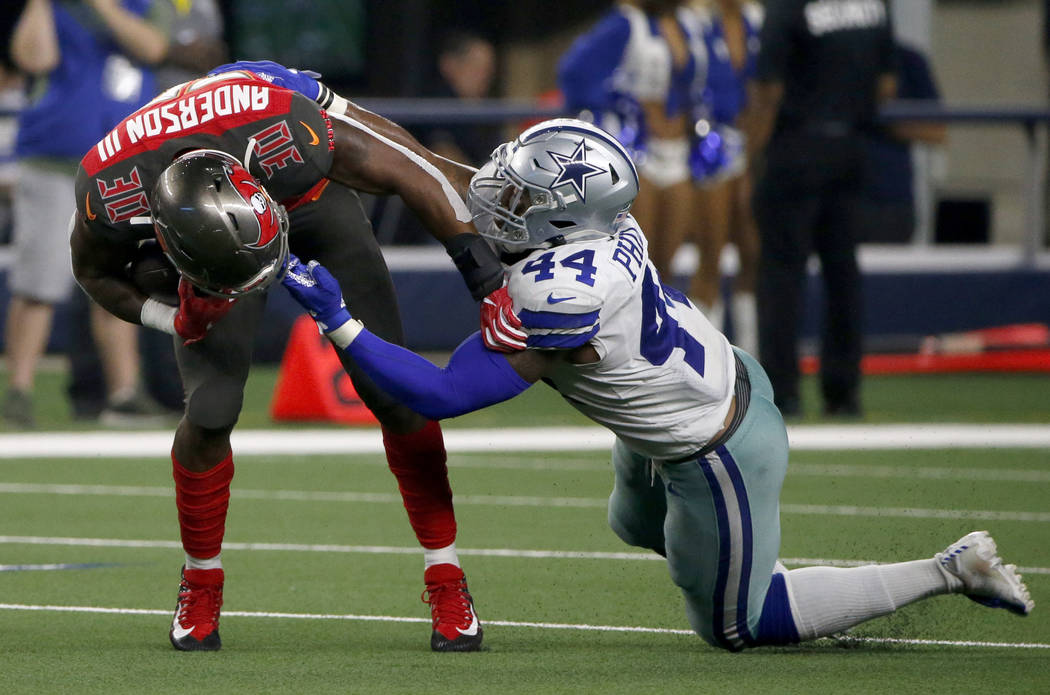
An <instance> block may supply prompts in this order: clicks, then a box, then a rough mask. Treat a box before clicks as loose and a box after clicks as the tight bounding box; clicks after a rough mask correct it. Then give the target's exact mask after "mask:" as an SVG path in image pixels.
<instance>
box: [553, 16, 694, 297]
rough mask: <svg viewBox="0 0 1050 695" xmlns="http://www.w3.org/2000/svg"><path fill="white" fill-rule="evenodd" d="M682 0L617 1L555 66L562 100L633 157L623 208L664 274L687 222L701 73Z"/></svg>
mask: <svg viewBox="0 0 1050 695" xmlns="http://www.w3.org/2000/svg"><path fill="white" fill-rule="evenodd" d="M682 4H683V3H682V0H636V1H635V2H620V3H617V4H616V5H615V6H614V7H613V9H611V10H610V11H609V12H608V13H607V14H606V15H605V16H604V17H603V18H602V19H601V20H600V21H599V22H598V24H597V25H595V26H594V27H593V28H592V29H591V30H590V31H589V32H587V33H586V34H584V35H582V36H580V37H579V38H577V40H576V41H575V43H573V45H572V47H571V48H570V49H569V51H568V52H567V53H566V54H565V55H564V56H562V59H561V61H560V63H559V66H558V82H559V87H560V88H561V90H562V92H563V94H564V95H565V100H566V105H567V106H568V107H569V108H570V109H572V110H574V111H576V112H578V113H580V114H581V116H582V117H583V118H588V119H589V120H592V121H594V122H595V123H596V124H597V125H599V126H601V127H602V128H604V129H605V130H607V131H609V132H611V133H612V134H613V135H615V136H616V137H617V138H618V139H619V140H620V141H621V142H622V143H623V144H624V145H625V146H626V147H627V148H628V149H629V150H630V151H631V153H632V155H633V156H634V158H635V163H636V164H637V166H638V173H639V176H640V179H641V190H640V192H639V194H638V197H637V198H636V199H635V203H634V206H633V207H632V208H631V212H632V214H633V215H634V217H635V219H636V220H637V221H638V223H639V225H640V226H641V228H642V229H644V230H645V231H646V233H647V235H648V240H649V256H650V258H652V260H653V263H654V264H655V265H656V267H657V270H658V271H659V272H660V274H661V276H663V277H664V278H667V279H670V278H671V277H672V276H671V272H670V265H671V257H672V256H673V255H674V252H675V251H676V250H677V249H678V246H679V245H680V244H681V243H682V241H683V240H684V239H685V238H686V237H687V236H688V235H690V233H691V232H692V231H693V226H694V225H695V209H694V206H695V203H696V197H695V194H694V192H693V183H692V181H691V174H690V171H689V149H690V138H691V134H692V132H693V103H692V100H693V98H694V96H695V95H696V93H697V87H696V82H697V80H698V78H699V80H700V81H701V82H702V80H703V76H704V74H705V69H704V63H705V54H704V50H703V40H702V37H700V36H698V35H695V34H693V33H691V32H690V30H689V28H688V26H687V24H686V22H685V21H684V20H683V16H682V15H683V13H685V9H684V8H683V7H682Z"/></svg>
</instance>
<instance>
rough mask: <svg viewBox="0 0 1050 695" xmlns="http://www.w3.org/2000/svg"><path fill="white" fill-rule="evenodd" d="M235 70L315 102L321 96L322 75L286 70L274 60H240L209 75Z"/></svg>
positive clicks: (222, 66) (308, 71)
mask: <svg viewBox="0 0 1050 695" xmlns="http://www.w3.org/2000/svg"><path fill="white" fill-rule="evenodd" d="M233 70H247V71H248V72H254V73H255V74H256V75H258V76H259V77H261V78H263V79H264V80H266V81H268V82H271V83H273V84H275V85H277V86H278V87H284V88H286V89H294V90H295V91H297V92H299V93H300V94H302V95H304V96H307V97H310V98H311V99H313V100H314V101H317V100H318V97H319V96H320V95H321V92H322V89H321V83H320V82H318V81H317V79H318V78H319V77H321V75H320V73H316V72H314V71H313V70H294V69H292V68H286V67H284V66H283V65H281V64H280V63H275V62H273V61H272V60H238V61H237V62H236V63H226V64H225V65H220V66H219V67H217V68H215V69H213V70H212V71H211V72H209V73H208V74H209V75H218V74H219V73H223V72H231V71H233Z"/></svg>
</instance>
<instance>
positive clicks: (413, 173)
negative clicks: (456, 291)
mask: <svg viewBox="0 0 1050 695" xmlns="http://www.w3.org/2000/svg"><path fill="white" fill-rule="evenodd" d="M236 70H242V71H248V72H252V73H254V74H256V75H258V76H260V77H262V78H263V79H265V80H267V81H269V82H270V83H272V84H275V85H278V86H280V87H285V88H287V89H293V90H295V91H297V92H299V93H300V94H302V95H304V96H306V97H309V98H310V99H313V100H314V101H315V102H317V103H318V104H319V105H320V106H321V107H322V108H324V109H326V110H327V112H328V115H329V116H330V118H331V120H332V125H333V131H334V136H335V153H334V157H333V162H332V168H331V170H330V171H329V172H328V178H330V179H333V180H335V181H338V182H340V183H342V184H345V185H347V186H349V187H351V188H355V189H357V190H361V191H366V192H369V193H377V194H383V195H391V194H393V195H399V196H400V197H401V198H402V200H404V201H405V204H406V205H408V206H409V207H410V208H412V210H413V211H414V212H415V213H416V214H417V215H418V216H419V218H420V219H421V220H422V221H423V223H424V224H425V225H426V227H427V229H429V230H430V233H431V234H433V235H434V237H435V238H436V239H437V240H438V241H441V242H442V243H443V244H444V245H445V248H446V250H447V251H448V254H449V256H451V258H452V260H453V262H454V263H455V264H456V268H458V269H459V271H460V273H462V275H463V279H464V281H465V282H466V284H467V288H468V289H469V290H470V293H471V295H472V296H473V297H474V299H476V300H478V301H481V299H482V298H483V297H485V296H486V295H488V294H489V293H491V292H492V291H493V290H495V289H498V288H499V287H500V285H502V283H503V268H502V266H501V265H500V262H499V259H498V258H497V257H496V255H495V253H493V252H492V249H490V248H489V247H488V245H487V244H486V243H485V242H484V240H483V239H481V238H480V237H479V236H478V235H477V233H476V231H475V229H474V225H473V224H472V221H471V215H470V213H469V211H468V210H467V207H466V205H465V204H464V203H463V200H464V199H465V198H466V195H467V187H468V186H469V184H470V179H471V177H472V176H473V175H474V173H475V170H474V169H473V168H471V167H468V166H464V165H462V164H459V163H457V162H453V161H451V160H449V159H446V158H444V157H441V156H439V155H437V154H435V153H433V152H431V151H430V150H428V149H427V148H425V147H423V146H422V145H421V144H420V143H419V142H418V141H417V140H416V139H415V138H414V137H412V135H411V134H409V132H408V131H407V130H405V129H404V128H402V127H401V126H399V125H398V124H396V123H394V122H393V121H390V120H387V119H386V118H383V117H382V116H379V115H378V114H375V113H372V112H371V111H368V110H367V109H363V108H361V107H360V106H358V105H357V104H354V103H352V102H350V101H348V100H347V99H344V98H343V97H341V96H339V95H338V94H336V93H335V92H333V91H332V90H331V89H330V88H329V87H328V86H326V85H325V84H324V83H322V82H320V81H319V80H318V78H319V77H320V75H319V74H317V73H316V72H311V71H309V70H296V69H292V68H286V67H285V66H283V65H280V64H279V63H275V62H273V61H270V60H259V61H244V60H242V61H238V62H236V63H228V64H226V65H220V66H219V67H217V68H215V69H214V70H212V71H211V73H209V74H217V73H223V72H230V71H236Z"/></svg>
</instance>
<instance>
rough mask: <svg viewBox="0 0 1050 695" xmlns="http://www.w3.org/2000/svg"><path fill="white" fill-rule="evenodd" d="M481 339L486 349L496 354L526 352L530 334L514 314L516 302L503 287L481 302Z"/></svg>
mask: <svg viewBox="0 0 1050 695" xmlns="http://www.w3.org/2000/svg"><path fill="white" fill-rule="evenodd" d="M481 337H482V339H483V340H484V341H485V347H487V348H488V349H489V350H495V351H496V352H517V351H518V350H524V349H525V347H526V342H525V341H526V340H527V339H528V337H529V336H528V334H526V333H525V331H523V330H521V319H519V318H518V316H517V314H515V313H514V300H513V299H511V298H510V295H508V294H507V288H506V287H501V288H499V289H498V290H496V291H495V292H493V293H492V294H490V295H489V296H487V297H485V299H483V300H482V302H481Z"/></svg>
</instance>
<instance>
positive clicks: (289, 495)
mask: <svg viewBox="0 0 1050 695" xmlns="http://www.w3.org/2000/svg"><path fill="white" fill-rule="evenodd" d="M0 494H14V495H74V496H78V497H79V496H85V495H90V496H100V497H171V496H172V495H173V492H172V489H171V488H170V487H164V486H155V487H147V486H133V485H77V484H68V483H0ZM233 495H234V496H235V497H236V498H237V499H240V500H249V499H253V500H267V501H278V502H309V503H315V502H340V503H346V502H352V503H373V504H401V503H402V500H401V496H400V495H397V494H393V493H382V492H353V491H346V492H329V491H325V490H251V489H236V490H235V491H234V492H233ZM455 501H456V504H457V505H486V506H495V507H560V508H570V509H605V508H606V505H607V504H608V499H607V498H605V497H539V496H518V495H456V499H455ZM780 511H781V513H783V514H808V515H814V514H816V515H822V516H849V517H853V516H864V517H868V516H870V517H896V518H906V519H972V520H975V521H976V520H980V521H1024V522H1036V523H1047V522H1050V512H1022V511H1005V510H989V509H923V508H915V507H859V506H853V505H825V504H781V506H780Z"/></svg>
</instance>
